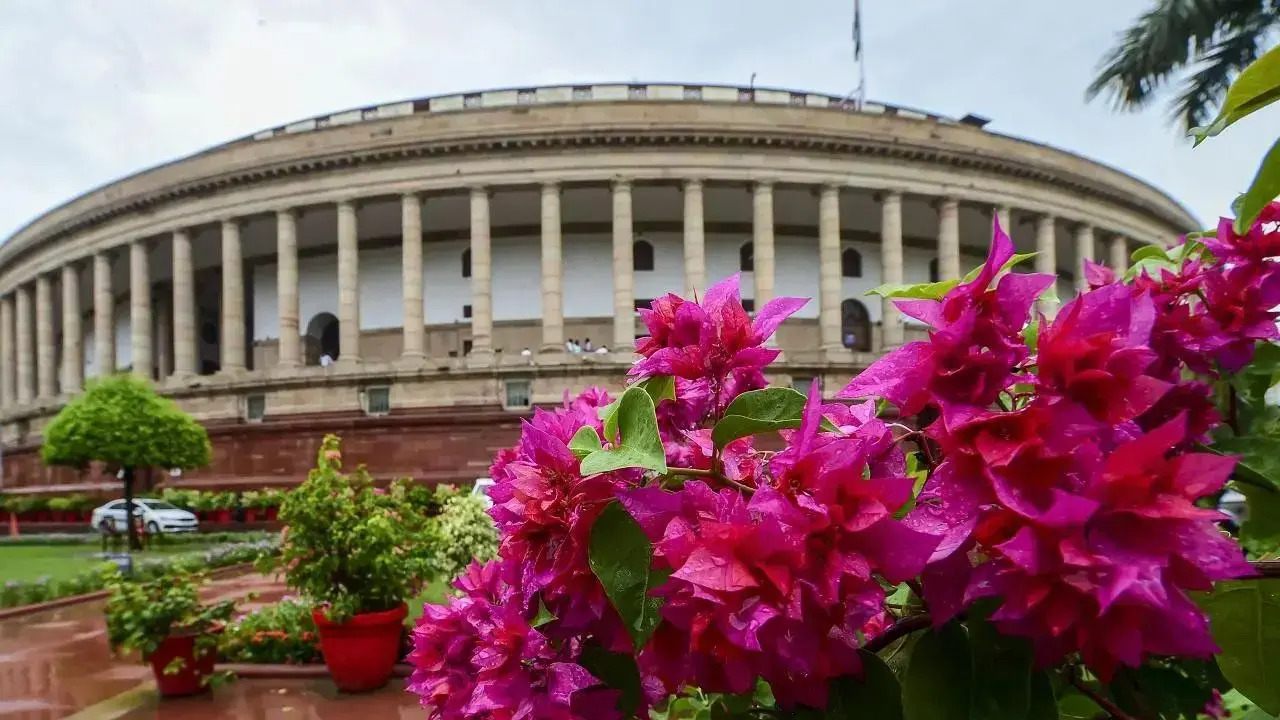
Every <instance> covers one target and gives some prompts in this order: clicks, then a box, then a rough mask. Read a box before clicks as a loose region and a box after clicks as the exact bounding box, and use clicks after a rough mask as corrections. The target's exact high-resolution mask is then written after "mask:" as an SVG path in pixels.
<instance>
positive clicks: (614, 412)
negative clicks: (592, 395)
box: [596, 398, 622, 442]
mask: <svg viewBox="0 0 1280 720" xmlns="http://www.w3.org/2000/svg"><path fill="white" fill-rule="evenodd" d="M621 405H622V398H618V399H617V400H614V401H613V402H611V403H609V404H608V405H605V406H604V407H602V408H600V409H598V410H596V413H597V414H598V415H599V416H600V419H601V420H603V421H604V439H605V440H608V441H609V442H613V441H614V440H615V439H617V437H618V408H619V407H620V406H621Z"/></svg>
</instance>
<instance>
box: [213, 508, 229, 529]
mask: <svg viewBox="0 0 1280 720" xmlns="http://www.w3.org/2000/svg"><path fill="white" fill-rule="evenodd" d="M213 521H214V522H216V523H222V524H224V525H225V524H226V523H229V522H231V511H230V510H215V511H214V513H213Z"/></svg>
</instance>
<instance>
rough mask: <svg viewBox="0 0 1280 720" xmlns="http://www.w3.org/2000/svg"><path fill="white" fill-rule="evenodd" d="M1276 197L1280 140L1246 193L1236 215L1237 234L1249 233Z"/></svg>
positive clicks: (1279, 182) (1279, 188) (1279, 184)
mask: <svg viewBox="0 0 1280 720" xmlns="http://www.w3.org/2000/svg"><path fill="white" fill-rule="evenodd" d="M1276 197H1280V139H1277V140H1276V142H1275V144H1274V145H1272V146H1271V149H1270V150H1268V151H1267V154H1266V156H1264V157H1263V158H1262V163H1261V164H1259V165H1258V172H1257V173H1255V174H1254V176H1253V182H1251V183H1249V189H1248V190H1245V191H1244V196H1243V199H1242V200H1241V202H1240V210H1239V212H1237V213H1236V222H1235V228H1236V232H1237V233H1239V234H1241V235H1243V234H1244V233H1245V232H1247V231H1248V230H1249V228H1250V227H1252V226H1253V223H1254V221H1256V220H1257V219H1258V215H1260V214H1262V209H1263V208H1265V207H1266V206H1267V204H1268V203H1270V202H1271V201H1272V200H1275V199H1276Z"/></svg>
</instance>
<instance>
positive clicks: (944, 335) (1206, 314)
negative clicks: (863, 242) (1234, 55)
mask: <svg viewBox="0 0 1280 720" xmlns="http://www.w3.org/2000/svg"><path fill="white" fill-rule="evenodd" d="M1273 214H1274V210H1273ZM1273 235H1275V232H1274V230H1273V231H1272V232H1271V233H1264V232H1263V231H1262V230H1260V229H1259V228H1255V229H1254V230H1253V231H1251V233H1250V234H1249V238H1248V239H1247V240H1246V239H1242V238H1239V237H1237V236H1235V235H1234V234H1233V233H1231V232H1230V224H1229V223H1226V224H1224V225H1223V227H1222V229H1221V230H1220V233H1219V238H1218V240H1216V241H1213V242H1212V243H1209V245H1210V247H1212V248H1213V250H1214V252H1215V253H1220V257H1219V258H1218V262H1217V263H1216V264H1210V262H1209V261H1208V260H1200V259H1195V258H1186V259H1185V260H1186V261H1185V262H1184V263H1183V264H1182V265H1181V266H1180V267H1173V268H1162V269H1161V272H1159V277H1154V276H1153V275H1152V274H1149V273H1147V272H1142V273H1140V274H1139V275H1138V278H1137V280H1136V281H1135V282H1134V283H1132V284H1121V283H1118V282H1116V279H1115V277H1114V274H1113V273H1111V272H1110V271H1107V270H1106V269H1104V268H1100V267H1097V266H1093V267H1090V268H1088V269H1087V270H1088V273H1089V277H1090V280H1091V284H1092V286H1093V288H1092V290H1091V292H1088V293H1085V294H1082V295H1080V296H1078V297H1077V298H1075V299H1074V300H1072V301H1071V302H1069V303H1068V304H1067V305H1065V306H1064V307H1063V308H1062V309H1061V311H1060V312H1059V313H1058V314H1057V315H1056V317H1054V318H1053V319H1052V320H1050V319H1048V318H1045V317H1043V316H1041V317H1039V318H1036V319H1032V318H1030V317H1029V309H1030V303H1029V300H1030V299H1031V298H1028V297H1027V296H1025V295H1021V294H1019V293H1017V292H1006V291H1005V288H1006V287H1007V286H1008V285H1010V284H1013V283H1016V284H1017V286H1018V287H1023V288H1027V287H1033V286H1036V285H1038V284H1039V283H1037V282H1036V281H1033V280H1031V279H1029V278H1028V276H1020V275H1018V274H1012V273H1011V274H1006V275H1004V276H1003V277H1002V278H997V277H995V276H990V277H988V273H989V271H991V270H992V269H993V268H996V267H999V266H1000V264H1001V263H1003V262H1004V261H1005V260H1006V259H1007V258H1008V257H1009V255H1011V253H1012V249H1011V247H1010V246H1009V244H1008V243H1007V240H1006V238H1004V236H1003V233H1001V232H1000V230H999V228H998V227H997V228H996V238H995V242H994V243H993V247H992V253H991V256H990V257H989V259H988V262H987V265H986V266H985V268H984V272H983V274H982V275H981V276H979V278H978V279H976V280H975V281H973V282H971V283H967V284H964V285H960V286H959V287H957V288H955V289H953V290H952V291H950V292H949V293H948V294H947V295H946V297H944V298H942V299H941V300H940V301H915V302H913V303H910V304H909V305H908V307H907V308H904V311H907V312H909V313H910V314H913V315H914V316H915V317H919V318H921V319H924V320H926V322H929V323H930V324H931V333H930V339H929V341H926V342H922V343H918V344H916V345H915V346H914V347H913V346H906V347H904V348H902V349H901V350H899V351H897V352H895V353H891V354H889V355H887V356H886V357H884V358H883V359H882V360H880V361H879V362H878V363H876V364H875V365H873V366H872V367H871V368H869V369H868V371H867V372H866V373H864V374H863V375H861V376H859V377H858V378H855V379H854V381H853V382H852V383H850V385H849V387H848V388H846V389H845V391H844V392H843V393H842V395H844V396H846V397H864V396H867V395H880V396H883V397H886V398H887V399H889V400H891V401H893V402H894V403H895V404H897V405H898V406H899V407H900V408H902V409H903V412H904V413H907V412H912V411H915V410H918V409H920V408H922V407H925V406H927V405H932V406H935V407H937V408H938V409H939V410H940V411H941V413H940V417H939V419H938V420H936V421H934V422H933V423H931V424H929V425H928V426H927V427H926V428H924V438H922V442H924V443H928V444H929V446H930V447H932V448H935V449H936V450H937V451H939V456H938V458H936V459H937V461H938V463H937V466H936V467H935V468H934V470H933V472H932V474H931V476H930V479H929V481H928V483H927V484H926V486H925V487H924V489H923V492H922V493H921V495H920V497H919V499H918V504H917V508H916V510H914V511H913V512H912V513H911V514H910V515H909V516H908V517H907V522H908V524H909V525H910V526H911V527H913V528H916V529H918V530H921V531H926V532H932V533H935V534H937V535H939V536H940V537H941V538H942V540H941V542H940V543H939V545H938V547H937V549H936V551H935V552H934V554H933V557H932V558H931V562H930V564H929V567H928V568H927V569H926V570H925V572H924V576H923V577H924V588H925V594H926V598H927V600H928V603H929V607H930V609H931V610H932V611H933V613H934V620H935V622H937V623H942V622H945V621H946V620H948V619H949V618H950V617H953V616H954V615H955V614H956V613H958V612H959V611H960V610H961V609H962V608H963V607H965V606H966V605H967V604H968V603H969V602H971V601H973V600H975V599H977V598H981V597H987V596H992V597H998V598H999V599H1000V603H1001V604H1000V608H999V610H997V611H996V612H995V614H994V615H993V616H992V620H993V622H995V623H996V624H997V626H998V627H999V628H1000V629H1001V630H1002V631H1004V632H1007V633H1011V634H1017V635H1023V636H1026V637H1028V638H1030V639H1031V640H1033V642H1034V643H1035V645H1036V647H1037V651H1038V654H1039V657H1040V660H1041V661H1042V662H1043V663H1045V664H1049V663H1052V662H1055V661H1057V660H1060V659H1061V658H1063V657H1064V656H1066V655H1068V654H1070V653H1075V652H1079V653H1081V654H1082V656H1083V658H1084V659H1085V661H1086V663H1087V664H1088V665H1089V667H1090V668H1091V669H1093V670H1094V672H1096V673H1098V674H1099V675H1100V676H1102V677H1103V678H1110V677H1111V675H1112V673H1113V672H1114V671H1115V668H1116V667H1117V666H1118V665H1128V666H1137V665H1139V664H1140V663H1141V662H1142V661H1143V659H1144V657H1146V656H1148V655H1173V656H1198V657H1207V656H1210V655H1212V654H1213V652H1214V651H1215V650H1216V647H1215V645H1214V643H1213V640H1212V638H1211V637H1210V635H1209V628H1208V622H1207V620H1206V618H1205V616H1204V614H1203V613H1202V612H1200V611H1199V609H1198V608H1197V607H1196V606H1195V604H1194V603H1193V602H1192V601H1191V600H1190V599H1189V597H1188V595H1187V593H1188V592H1190V591H1204V590H1210V589H1211V588H1212V586H1213V582H1214V581H1215V580H1224V579H1231V578H1237V577H1242V576H1246V575H1248V574H1250V573H1251V569H1250V567H1249V565H1248V564H1247V563H1246V562H1245V561H1244V558H1243V556H1242V554H1241V552H1240V549H1239V547H1238V545H1237V544H1236V543H1235V542H1234V541H1233V540H1232V539H1231V538H1229V537H1227V536H1225V535H1224V534H1222V533H1221V532H1220V531H1219V529H1218V528H1217V527H1216V525H1215V523H1216V522H1217V521H1219V520H1221V519H1222V518H1223V515H1222V514H1221V513H1218V512H1217V511H1214V510H1207V509H1203V508H1201V507H1199V506H1198V505H1197V501H1198V500H1200V499H1201V498H1204V497H1207V496H1211V495H1214V494H1216V493H1218V492H1219V491H1220V490H1221V488H1222V486H1223V484H1224V483H1225V481H1226V479H1227V478H1228V476H1229V475H1230V473H1231V470H1232V468H1233V466H1234V464H1235V461H1234V459H1231V458H1226V457H1220V456H1217V455H1212V454H1208V453H1202V452H1192V451H1189V450H1188V449H1189V448H1191V447H1192V446H1194V444H1195V442H1196V441H1197V440H1199V439H1200V438H1201V437H1203V436H1204V435H1205V433H1206V432H1207V431H1208V430H1209V429H1211V428H1212V426H1213V425H1214V424H1216V423H1217V422H1218V421H1219V418H1218V415H1217V412H1216V410H1215V409H1214V408H1213V405H1212V403H1211V402H1210V400H1209V397H1208V386H1207V385H1205V384H1204V383H1203V382H1201V381H1198V380H1194V379H1186V378H1189V377H1190V376H1191V375H1192V374H1193V373H1197V372H1198V373H1211V372H1233V371H1235V370H1238V369H1239V368H1240V367H1241V366H1243V365H1244V364H1245V363H1247V362H1248V360H1249V358H1250V357H1251V355H1252V352H1253V347H1254V345H1255V342H1256V341H1257V340H1261V339H1270V338H1274V337H1276V335H1277V330H1276V313H1275V312H1273V311H1272V310H1271V308H1273V307H1275V306H1276V305H1277V304H1280V294H1276V289H1275V288H1276V287H1277V286H1276V283H1280V266H1278V265H1276V264H1275V263H1273V262H1271V260H1270V259H1269V257H1270V256H1269V255H1268V254H1267V253H1268V252H1270V250H1266V249H1265V248H1268V247H1280V244H1278V243H1275V242H1274V240H1273V239H1272V236H1273ZM988 283H990V284H989V285H988ZM1041 287H1043V286H1042V285H1041ZM956 308H958V310H957V309H956ZM1028 323H1030V324H1032V325H1034V326H1035V327H1036V328H1037V329H1038V332H1037V333H1035V334H1034V337H1036V338H1037V339H1036V341H1035V342H1036V345H1035V348H1034V351H1033V350H1032V349H1031V348H1026V349H1010V347H1009V346H1010V345H1011V344H1012V343H1013V342H1014V333H1015V332H1016V331H1018V330H1019V329H1020V328H1022V327H1023V326H1024V325H1027V324H1028ZM993 329H994V330H995V331H994V332H993ZM957 330H959V331H961V332H957ZM966 340H967V345H966V344H965V343H966ZM957 346H961V347H967V348H968V349H970V350H971V351H973V352H975V353H976V357H978V358H982V359H981V360H975V361H973V362H962V363H960V364H959V365H948V364H946V363H934V364H933V365H930V363H929V362H927V361H922V359H925V358H934V357H948V356H954V353H955V352H956V350H955V348H956V347H957ZM975 349H976V350H975ZM1032 352H1034V354H1032ZM1010 360H1013V361H1014V362H1010ZM981 367H985V368H987V372H985V373H983V375H982V379H983V382H974V383H973V384H972V385H968V386H965V387H969V388H971V389H972V390H973V392H972V393H971V394H970V395H968V396H957V393H956V392H954V390H953V388H952V386H949V385H948V384H947V383H946V380H948V379H950V378H951V377H954V376H956V375H957V374H958V373H959V372H964V371H965V369H968V371H970V372H972V371H973V369H974V368H981Z"/></svg>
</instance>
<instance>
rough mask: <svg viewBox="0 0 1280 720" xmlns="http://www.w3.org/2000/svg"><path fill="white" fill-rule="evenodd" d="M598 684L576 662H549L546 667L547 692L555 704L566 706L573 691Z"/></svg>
mask: <svg viewBox="0 0 1280 720" xmlns="http://www.w3.org/2000/svg"><path fill="white" fill-rule="evenodd" d="M599 684H600V681H599V680H597V679H596V678H595V676H594V675H592V674H591V673H589V672H587V669H586V668H584V667H582V666H581V665H579V664H577V663H564V662H558V663H551V666H550V667H549V668H548V669H547V694H548V695H549V696H550V697H551V700H552V701H553V702H555V703H556V704H557V705H565V706H567V705H568V704H569V701H570V700H571V699H572V697H573V694H574V693H576V692H578V691H579V690H585V689H587V688H589V687H592V686H595V685H599Z"/></svg>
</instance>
